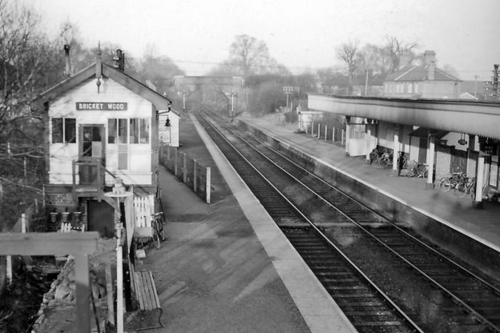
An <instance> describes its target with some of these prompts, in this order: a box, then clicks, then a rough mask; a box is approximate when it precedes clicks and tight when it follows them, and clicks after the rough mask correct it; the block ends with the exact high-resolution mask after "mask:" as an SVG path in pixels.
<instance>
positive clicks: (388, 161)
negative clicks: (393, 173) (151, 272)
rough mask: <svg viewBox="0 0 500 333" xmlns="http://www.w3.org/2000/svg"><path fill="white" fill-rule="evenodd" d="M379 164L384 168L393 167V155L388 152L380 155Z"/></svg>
mask: <svg viewBox="0 0 500 333" xmlns="http://www.w3.org/2000/svg"><path fill="white" fill-rule="evenodd" d="M377 163H378V164H379V165H380V166H382V167H384V168H386V167H389V166H392V154H391V153H390V152H388V151H385V152H384V153H382V155H380V157H379V158H378V160H377Z"/></svg>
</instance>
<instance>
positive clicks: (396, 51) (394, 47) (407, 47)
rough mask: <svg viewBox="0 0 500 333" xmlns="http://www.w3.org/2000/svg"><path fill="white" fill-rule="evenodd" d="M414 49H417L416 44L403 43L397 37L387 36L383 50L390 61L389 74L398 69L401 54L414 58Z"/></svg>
mask: <svg viewBox="0 0 500 333" xmlns="http://www.w3.org/2000/svg"><path fill="white" fill-rule="evenodd" d="M416 47H418V44H417V43H405V42H404V41H403V40H402V39H399V38H397V37H394V36H387V37H386V45H385V49H386V51H387V53H388V57H389V58H390V61H391V67H390V70H389V73H394V72H395V71H397V70H398V69H399V62H400V60H401V56H402V55H403V54H406V55H408V56H413V57H414V56H415V54H414V53H413V51H412V50H413V49H414V48H416Z"/></svg>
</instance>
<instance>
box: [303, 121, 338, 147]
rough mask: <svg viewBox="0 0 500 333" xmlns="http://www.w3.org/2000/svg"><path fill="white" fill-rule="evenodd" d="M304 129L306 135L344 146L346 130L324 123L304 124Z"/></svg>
mask: <svg viewBox="0 0 500 333" xmlns="http://www.w3.org/2000/svg"><path fill="white" fill-rule="evenodd" d="M302 128H303V129H304V131H305V133H306V134H309V135H311V136H313V137H316V138H318V140H324V141H330V142H333V143H339V144H341V145H344V143H345V129H343V128H339V127H335V126H331V125H330V126H329V125H327V124H324V123H322V122H314V121H313V122H304V123H302Z"/></svg>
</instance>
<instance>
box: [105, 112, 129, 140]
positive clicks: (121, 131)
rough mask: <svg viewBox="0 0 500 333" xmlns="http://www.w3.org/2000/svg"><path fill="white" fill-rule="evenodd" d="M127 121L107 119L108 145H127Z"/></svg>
mask: <svg viewBox="0 0 500 333" xmlns="http://www.w3.org/2000/svg"><path fill="white" fill-rule="evenodd" d="M127 132H128V127H127V119H116V118H115V119H108V143H122V144H123V143H125V144H126V143H127Z"/></svg>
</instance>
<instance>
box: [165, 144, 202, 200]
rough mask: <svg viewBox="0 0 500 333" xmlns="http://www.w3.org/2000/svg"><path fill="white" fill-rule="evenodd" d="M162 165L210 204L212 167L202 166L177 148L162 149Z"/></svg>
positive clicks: (166, 147)
mask: <svg viewBox="0 0 500 333" xmlns="http://www.w3.org/2000/svg"><path fill="white" fill-rule="evenodd" d="M160 163H161V164H163V165H164V166H165V167H166V168H167V169H168V170H170V172H172V173H173V174H174V175H175V176H176V177H177V178H178V179H179V180H180V181H182V182H183V183H184V184H186V185H187V186H188V187H189V188H191V189H192V190H193V192H194V193H196V194H197V195H198V196H199V197H200V198H202V199H203V200H205V201H206V203H210V193H211V170H210V167H204V166H202V165H200V164H199V163H198V162H197V161H196V160H195V159H192V158H190V157H188V156H187V155H186V153H183V152H179V151H177V149H176V148H172V147H169V146H162V147H161V149H160Z"/></svg>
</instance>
